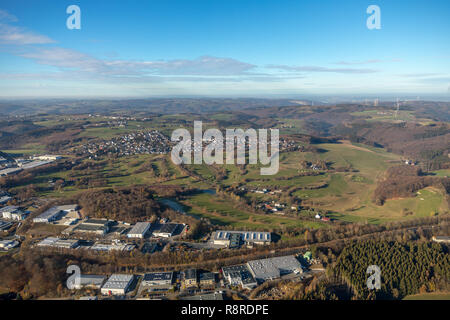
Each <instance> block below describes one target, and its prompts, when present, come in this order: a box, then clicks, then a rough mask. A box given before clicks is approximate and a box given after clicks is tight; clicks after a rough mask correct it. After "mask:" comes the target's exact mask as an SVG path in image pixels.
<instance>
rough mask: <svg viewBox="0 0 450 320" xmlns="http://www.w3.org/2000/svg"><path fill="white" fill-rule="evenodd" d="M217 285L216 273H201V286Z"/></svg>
mask: <svg viewBox="0 0 450 320" xmlns="http://www.w3.org/2000/svg"><path fill="white" fill-rule="evenodd" d="M215 285H216V275H215V274H214V273H213V272H202V273H200V286H202V287H211V286H215Z"/></svg>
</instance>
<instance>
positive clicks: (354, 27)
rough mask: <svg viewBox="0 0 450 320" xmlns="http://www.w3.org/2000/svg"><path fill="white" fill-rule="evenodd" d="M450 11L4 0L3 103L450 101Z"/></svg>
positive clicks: (300, 1)
mask: <svg viewBox="0 0 450 320" xmlns="http://www.w3.org/2000/svg"><path fill="white" fill-rule="evenodd" d="M72 4H75V5H78V6H79V7H80V9H81V30H69V29H68V28H67V27H66V19H67V18H68V17H69V15H68V14H67V13H66V8H67V7H68V6H69V5H72ZM372 4H374V5H378V6H379V7H380V9H381V29H380V30H369V29H368V28H367V26H366V20H367V18H368V17H369V16H370V14H367V13H366V9H367V7H368V6H369V5H372ZM449 14H450V1H448V0H431V1H430V0H409V1H406V0H389V1H379V0H373V1H364V0H346V1H331V0H330V1H326V0H322V1H313V0H308V1H305V0H296V1H265V0H258V1H246V0H195V1H188V0H185V1H179V0H164V1H162V0H160V1H155V0H147V1H145V0H134V1H133V0H128V1H115V0H86V1H75V0H71V1H65V0H48V1H47V0H2V1H1V3H0V97H151V96H183V95H186V96H190V95H201V96H254V97H258V96H274V97H276V96H279V95H299V96H301V95H302V94H322V95H325V94H358V95H364V94H370V95H374V94H375V95H376V94H380V95H381V94H438V95H449V94H450V41H449V39H450V37H449V31H450V18H449Z"/></svg>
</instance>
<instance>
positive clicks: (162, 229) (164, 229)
mask: <svg viewBox="0 0 450 320" xmlns="http://www.w3.org/2000/svg"><path fill="white" fill-rule="evenodd" d="M178 226H180V225H179V224H176V223H164V224H161V225H159V226H158V227H155V229H154V230H153V236H155V237H161V238H170V237H172V236H173V235H174V234H175V232H176V231H177V229H178Z"/></svg>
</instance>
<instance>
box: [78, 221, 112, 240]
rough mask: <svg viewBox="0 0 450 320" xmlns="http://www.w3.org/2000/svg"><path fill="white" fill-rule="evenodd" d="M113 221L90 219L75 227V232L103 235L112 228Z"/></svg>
mask: <svg viewBox="0 0 450 320" xmlns="http://www.w3.org/2000/svg"><path fill="white" fill-rule="evenodd" d="M111 224H112V221H110V220H107V219H88V220H86V221H83V222H82V223H80V224H79V225H78V226H76V227H75V228H73V230H72V231H73V232H81V233H88V234H89V233H90V234H95V235H100V236H103V235H105V234H107V233H108V232H109V230H110V227H111Z"/></svg>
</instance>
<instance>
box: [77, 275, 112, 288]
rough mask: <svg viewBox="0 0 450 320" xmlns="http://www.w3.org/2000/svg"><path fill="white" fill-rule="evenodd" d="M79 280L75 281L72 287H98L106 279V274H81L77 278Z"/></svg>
mask: <svg viewBox="0 0 450 320" xmlns="http://www.w3.org/2000/svg"><path fill="white" fill-rule="evenodd" d="M78 280H79V281H75V283H74V289H77V290H79V289H83V288H92V289H100V288H101V287H102V285H103V283H104V282H105V280H106V276H102V275H94V274H81V275H80V277H79V278H78Z"/></svg>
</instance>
